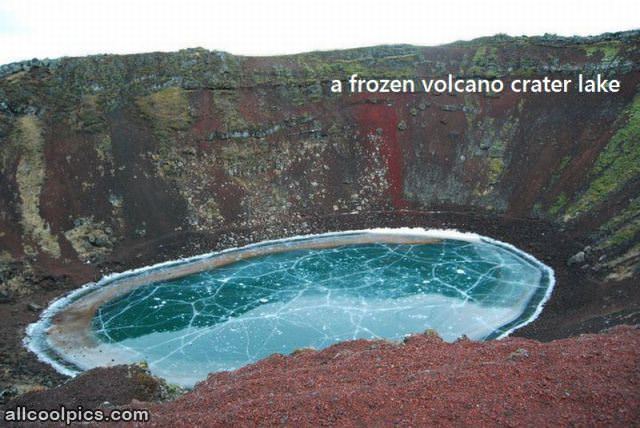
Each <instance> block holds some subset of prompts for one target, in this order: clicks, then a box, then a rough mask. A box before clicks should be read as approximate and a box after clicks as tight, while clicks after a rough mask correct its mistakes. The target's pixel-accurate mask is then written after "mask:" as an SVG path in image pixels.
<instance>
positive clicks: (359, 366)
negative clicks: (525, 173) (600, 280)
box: [145, 327, 640, 426]
mask: <svg viewBox="0 0 640 428" xmlns="http://www.w3.org/2000/svg"><path fill="white" fill-rule="evenodd" d="M150 409H151V411H152V422H151V425H153V426H222V425H228V426H255V425H260V426H265V425H266V426H271V425H287V426H319V425H338V426H380V425H383V426H386V425H400V426H433V425H444V426H449V425H455V426H470V425H472V426H473V425H475V426H493V425H501V426H521V425H525V426H551V425H553V426H556V425H562V426H569V425H571V426H573V425H578V426H593V425H599V426H602V425H604V426H631V425H634V424H637V423H638V421H640V330H639V329H637V328H633V327H617V328H615V329H613V330H611V331H609V332H607V333H604V334H598V335H583V336H578V337H574V338H570V339H563V340H557V341H553V342H549V343H541V342H537V341H533V340H527V339H521V338H508V339H505V340H500V341H491V342H485V343H480V342H472V341H467V340H463V341H459V342H457V343H453V344H449V343H445V342H443V341H441V340H440V339H439V338H438V337H436V336H431V335H428V334H425V335H417V336H412V337H410V338H408V339H407V340H406V341H405V343H403V344H394V343H389V342H384V341H376V342H370V341H364V340H358V341H354V342H347V343H342V344H338V345H335V346H332V347H331V348H328V349H325V350H323V351H320V352H316V351H312V350H303V351H300V352H297V353H295V354H294V355H292V356H281V355H274V356H272V357H270V358H267V359H265V360H263V361H260V362H259V363H257V364H254V365H251V366H248V367H245V368H242V369H240V370H237V371H234V372H224V373H218V374H213V375H211V376H209V378H208V379H207V380H206V381H204V382H202V383H200V384H199V385H198V386H197V387H196V388H195V390H194V391H192V392H190V393H188V394H186V395H184V396H183V397H181V398H179V399H178V400H176V401H173V402H170V403H165V404H159V405H153V406H152V407H150ZM145 426H148V425H147V424H145Z"/></svg>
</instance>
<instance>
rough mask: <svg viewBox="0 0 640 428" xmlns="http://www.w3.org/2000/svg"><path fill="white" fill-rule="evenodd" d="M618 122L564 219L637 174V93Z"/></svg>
mask: <svg viewBox="0 0 640 428" xmlns="http://www.w3.org/2000/svg"><path fill="white" fill-rule="evenodd" d="M617 123H618V124H619V126H620V127H619V128H618V131H617V132H616V133H615V134H614V135H613V137H611V140H609V143H608V144H607V146H606V147H605V148H604V150H602V152H600V155H599V156H598V159H597V160H596V162H595V165H594V167H593V169H592V171H591V174H590V176H591V181H590V185H589V187H588V188H587V190H586V191H585V192H584V193H583V194H582V195H581V196H580V198H579V199H578V200H577V201H576V202H575V203H574V204H572V205H571V206H570V207H569V209H568V210H567V214H566V219H567V220H569V219H572V218H574V217H576V216H578V215H580V214H582V213H584V212H587V211H588V210H590V209H592V208H593V207H596V206H598V205H600V204H602V203H604V202H605V201H606V200H607V198H608V197H609V196H610V195H612V194H614V193H616V192H618V191H620V190H621V189H622V188H623V187H624V186H625V185H626V184H627V183H628V182H629V181H630V180H632V179H634V178H636V177H638V175H640V96H636V97H635V99H634V100H633V102H632V104H631V105H630V106H629V107H628V108H627V110H626V111H625V113H624V115H623V117H622V118H621V119H619V120H618V121H617Z"/></svg>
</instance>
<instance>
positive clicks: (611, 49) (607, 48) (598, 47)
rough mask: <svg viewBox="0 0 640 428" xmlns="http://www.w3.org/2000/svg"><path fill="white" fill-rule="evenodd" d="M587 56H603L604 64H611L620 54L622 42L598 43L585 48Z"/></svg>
mask: <svg viewBox="0 0 640 428" xmlns="http://www.w3.org/2000/svg"><path fill="white" fill-rule="evenodd" d="M584 50H585V52H586V53H587V56H594V55H598V54H600V55H602V58H601V61H602V62H611V61H612V60H613V59H614V58H615V57H616V56H617V55H618V52H620V42H618V41H609V42H602V43H596V44H593V45H590V46H587V47H585V48H584Z"/></svg>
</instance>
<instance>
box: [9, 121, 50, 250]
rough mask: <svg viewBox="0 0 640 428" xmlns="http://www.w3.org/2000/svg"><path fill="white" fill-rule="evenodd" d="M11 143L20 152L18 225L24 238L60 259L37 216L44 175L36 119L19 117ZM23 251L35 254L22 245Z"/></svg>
mask: <svg viewBox="0 0 640 428" xmlns="http://www.w3.org/2000/svg"><path fill="white" fill-rule="evenodd" d="M12 140H13V143H14V145H15V147H16V149H17V151H18V152H19V153H20V161H19V162H18V167H17V169H16V183H17V184H18V191H19V193H20V209H21V216H22V218H21V223H22V227H23V228H24V232H25V235H26V236H27V237H29V238H31V239H32V240H33V242H34V243H35V244H37V245H38V246H39V247H40V249H41V250H42V251H44V252H45V253H47V254H49V255H50V256H53V257H56V258H57V257H60V245H59V244H58V240H57V238H56V237H55V236H54V235H53V234H52V233H51V230H50V227H49V224H48V223H47V222H46V221H45V220H44V219H43V218H42V217H41V216H40V193H41V192H42V185H43V184H44V180H45V175H46V174H45V162H44V154H43V150H44V139H43V138H42V127H41V124H40V121H39V120H38V118H37V117H35V116H30V115H29V116H22V117H20V118H19V119H18V120H17V127H16V130H15V132H14V134H13V138H12ZM25 252H26V253H27V254H31V255H35V254H36V250H35V249H33V247H31V246H30V245H25Z"/></svg>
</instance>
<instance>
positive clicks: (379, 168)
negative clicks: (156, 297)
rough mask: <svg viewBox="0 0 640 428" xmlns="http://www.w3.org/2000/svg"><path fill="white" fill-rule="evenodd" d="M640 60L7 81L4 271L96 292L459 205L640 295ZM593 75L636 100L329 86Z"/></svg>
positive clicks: (499, 54) (1, 133) (228, 65)
mask: <svg viewBox="0 0 640 428" xmlns="http://www.w3.org/2000/svg"><path fill="white" fill-rule="evenodd" d="M639 63H640V34H639V33H638V32H627V33H620V34H614V35H604V36H600V37H596V38H589V39H580V38H555V37H539V38H509V37H494V38H487V39H478V40H474V41H471V42H464V43H455V44H452V45H448V46H444V47H433V48H422V47H413V46H382V47H375V48H365V49H356V50H348V51H336V52H323V53H311V54H301V55H293V56H286V57H268V58H250V57H236V56H232V55H229V54H226V53H222V52H210V51H206V50H203V49H190V50H185V51H180V52H177V53H171V54H160V53H156V54H141V55H129V56H93V57H87V58H64V59H60V60H55V61H30V62H28V63H22V64H13V65H9V66H3V67H2V68H1V69H0V76H2V77H0V141H1V142H2V143H1V146H0V172H1V174H0V254H1V255H2V257H1V258H0V261H1V263H2V266H3V268H2V269H0V271H8V269H9V268H8V267H7V266H15V264H16V263H19V264H20V266H21V269H22V270H21V272H31V273H29V275H36V276H37V275H51V274H54V275H58V276H65V275H70V276H71V277H74V278H76V282H79V281H81V280H86V279H87V278H89V277H91V276H92V275H96V268H95V266H100V265H104V266H110V265H109V263H112V262H114V261H115V262H117V263H121V264H122V263H124V264H127V263H128V262H127V261H125V260H128V258H130V257H131V256H132V255H135V254H137V253H149V252H153V251H154V249H156V248H157V245H160V244H158V243H159V242H161V241H162V240H163V239H165V238H167V237H171V239H172V240H173V241H178V242H180V241H181V240H182V241H184V242H186V241H187V240H188V239H189V236H191V235H190V234H193V233H217V231H219V230H239V231H245V232H242V233H244V234H245V235H246V236H250V238H249V239H253V240H255V239H263V238H269V237H282V236H285V235H287V234H289V233H292V232H304V231H305V225H306V221H307V220H306V219H307V218H309V217H317V216H323V215H333V214H340V213H350V212H369V211H399V210H405V209H413V210H429V209H435V208H442V207H446V208H448V209H454V210H455V209H459V208H465V209H471V210H472V211H473V210H476V209H477V210H482V211H483V212H489V213H494V214H495V215H506V216H516V217H534V218H540V219H544V220H548V221H552V222H555V223H557V225H558V227H560V228H565V229H569V230H578V231H582V232H585V233H586V234H587V235H588V236H589V238H590V240H591V246H592V251H591V252H590V253H589V254H588V257H587V258H586V260H585V263H587V268H589V269H594V268H595V270H597V271H598V272H597V275H599V276H600V277H602V278H605V277H608V278H610V279H624V278H627V279H628V278H629V277H633V276H634V275H636V276H637V275H638V265H639V261H640V259H639V258H638V253H639V252H640V244H639V241H640V240H639V233H640V222H639V221H640V220H639V218H640V217H639V214H640V193H639V190H638V189H640V187H639V184H640V167H639V166H638V165H640V124H639V121H640V97H639V96H638V89H637V87H638V84H639V83H640V73H638V71H639V70H640V65H639ZM579 72H582V73H585V74H587V75H589V74H592V75H595V74H597V73H602V74H604V75H605V76H607V77H610V78H617V79H619V80H620V81H621V82H622V90H621V91H620V93H617V94H604V95H582V96H579V95H576V94H556V95H536V94H525V95H516V94H513V93H510V92H505V93H503V94H501V95H499V96H484V95H458V96H452V95H442V96H432V95H426V94H380V95H371V94H359V95H348V94H342V95H336V94H331V93H330V91H329V83H330V79H334V78H344V79H346V78H347V77H348V76H349V75H350V74H351V73H358V74H359V75H361V76H363V77H393V78H419V77H439V76H443V75H446V74H447V73H454V74H456V75H458V76H463V77H474V76H481V77H488V78H490V77H501V78H502V79H504V80H505V81H508V80H509V79H511V78H516V77H520V78H521V77H536V76H543V75H551V76H552V77H566V78H574V79H575V78H576V75H577V73H579ZM246 231H251V232H246ZM242 233H241V234H242ZM229 243H230V244H233V242H229ZM204 250H207V249H203V251H204ZM181 251H182V250H181V249H180V248H179V246H178V247H176V249H175V250H173V253H174V255H175V256H177V255H180V254H181ZM87 262H89V264H87ZM33 269H36V270H37V272H36V273H33V272H32V271H33ZM20 275H21V273H20V272H17V273H16V272H14V273H13V274H12V276H11V278H12V279H11V281H12V283H13V284H14V287H13V288H14V289H15V290H17V289H20V290H21V292H28V287H27V289H26V291H25V287H22V286H21V287H18V286H15V284H16V283H18V282H19V279H20V278H22V277H21V276H20ZM25 275H26V274H25ZM25 281H26V280H25ZM28 282H29V281H26V282H25V283H28ZM3 287H6V283H5V282H3Z"/></svg>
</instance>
